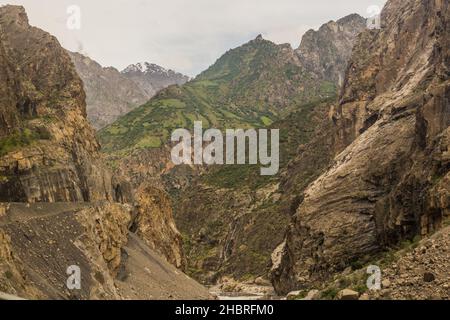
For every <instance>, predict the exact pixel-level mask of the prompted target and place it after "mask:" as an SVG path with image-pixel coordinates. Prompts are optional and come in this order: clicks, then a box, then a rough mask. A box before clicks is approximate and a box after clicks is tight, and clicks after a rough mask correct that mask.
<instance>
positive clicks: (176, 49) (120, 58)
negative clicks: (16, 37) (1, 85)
mask: <svg viewBox="0 0 450 320" xmlns="http://www.w3.org/2000/svg"><path fill="white" fill-rule="evenodd" d="M5 3H11V4H22V5H24V6H25V8H26V9H27V12H28V15H29V17H30V22H31V23H32V24H34V25H36V26H38V27H40V28H42V29H45V30H47V31H49V32H50V33H52V34H54V35H55V36H56V37H57V38H58V39H59V40H60V42H61V43H62V44H63V46H65V47H66V48H67V49H69V50H74V51H76V50H79V47H80V43H82V44H83V46H82V49H83V50H85V51H86V52H89V53H90V56H91V57H92V58H94V59H96V60H97V61H98V62H100V63H101V64H103V65H112V66H115V67H117V68H119V69H121V68H124V67H126V66H127V65H128V64H130V63H134V62H137V61H149V62H153V63H157V64H160V65H162V66H164V67H167V68H172V69H175V70H178V71H181V72H184V73H186V74H188V75H191V76H193V75H196V74H198V73H199V72H201V71H202V70H204V69H206V68H207V67H208V66H210V65H211V64H212V63H214V61H215V60H216V59H217V58H218V57H220V55H222V54H223V53H224V52H225V51H227V50H228V49H230V48H233V47H236V46H239V45H241V44H243V43H245V42H247V41H249V40H251V39H252V38H254V37H256V35H258V34H262V35H263V36H264V37H265V38H267V39H269V40H272V41H274V42H276V43H286V42H288V43H291V44H292V46H293V47H297V46H298V45H299V43H300V40H301V36H302V34H303V33H304V32H305V31H307V30H308V29H310V28H318V27H319V26H320V25H321V24H323V23H325V22H328V21H329V20H332V19H333V20H335V19H339V18H341V17H343V16H345V15H347V14H350V13H354V12H356V13H360V14H361V15H367V8H368V7H370V6H372V5H378V6H382V5H383V4H384V3H385V0H340V1H335V0H315V1H314V2H311V1H309V0H276V1H275V0H171V1H167V0H115V1H107V0H96V1H92V0H39V1H36V0H6V1H3V0H0V4H5ZM70 5H78V6H79V7H80V8H81V14H82V15H81V17H82V28H81V30H68V29H67V27H66V20H67V13H66V9H67V7H68V6H70Z"/></svg>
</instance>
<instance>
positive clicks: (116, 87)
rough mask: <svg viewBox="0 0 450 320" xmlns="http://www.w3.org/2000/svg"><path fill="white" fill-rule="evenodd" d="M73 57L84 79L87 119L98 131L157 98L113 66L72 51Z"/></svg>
mask: <svg viewBox="0 0 450 320" xmlns="http://www.w3.org/2000/svg"><path fill="white" fill-rule="evenodd" d="M69 55H70V57H71V58H72V61H73V63H74V64H75V68H76V70H77V72H78V74H79V76H80V78H81V79H82V80H83V84H84V90H85V92H86V105H87V116H88V119H89V121H90V122H91V123H92V125H93V127H94V128H95V129H101V128H103V127H105V126H107V125H108V124H110V123H113V122H114V121H115V120H116V119H117V118H119V117H120V116H122V115H124V114H126V113H128V112H129V111H131V110H133V109H134V108H136V107H138V106H140V105H141V104H143V103H144V102H146V101H147V100H149V99H150V98H151V97H152V96H153V94H149V93H147V92H146V91H144V90H141V89H140V88H139V86H137V84H136V83H135V82H134V81H132V80H130V79H128V78H127V77H126V76H125V75H123V74H122V73H120V72H119V71H118V70H116V69H114V68H112V67H109V68H103V67H102V66H101V65H100V64H98V63H97V62H95V61H94V60H92V59H90V58H88V57H86V56H84V55H82V54H80V53H75V52H69Z"/></svg>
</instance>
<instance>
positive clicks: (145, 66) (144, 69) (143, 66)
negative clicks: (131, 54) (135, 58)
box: [122, 62, 175, 75]
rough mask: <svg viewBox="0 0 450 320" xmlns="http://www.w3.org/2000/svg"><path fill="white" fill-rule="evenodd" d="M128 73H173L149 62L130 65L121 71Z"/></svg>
mask: <svg viewBox="0 0 450 320" xmlns="http://www.w3.org/2000/svg"><path fill="white" fill-rule="evenodd" d="M130 72H141V73H159V74H167V75H168V74H170V73H175V72H174V71H172V70H167V69H165V68H163V67H161V66H158V65H157V64H154V63H149V62H138V63H136V64H130V65H129V66H128V67H126V68H125V69H124V70H123V71H122V73H130Z"/></svg>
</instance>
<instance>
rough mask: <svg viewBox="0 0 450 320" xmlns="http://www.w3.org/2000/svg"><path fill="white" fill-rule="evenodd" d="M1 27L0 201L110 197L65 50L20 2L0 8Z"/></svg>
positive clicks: (108, 183)
mask: <svg viewBox="0 0 450 320" xmlns="http://www.w3.org/2000/svg"><path fill="white" fill-rule="evenodd" d="M0 32H1V34H0V39H1V43H0V48H1V49H0V56H1V62H2V64H1V65H2V68H1V70H2V72H4V73H3V74H2V76H1V79H2V80H1V81H2V82H4V83H2V89H1V90H4V91H5V94H4V95H3V94H2V99H1V107H0V110H1V115H0V119H2V120H0V121H2V127H1V129H0V131H1V136H0V201H18V202H39V201H95V200H100V199H110V200H112V199H113V198H114V195H113V191H112V187H111V186H112V185H111V181H110V177H109V175H108V174H107V172H105V170H104V169H103V167H102V164H101V163H100V155H99V153H98V150H99V144H98V142H97V140H96V138H95V136H94V131H93V130H92V129H91V127H90V125H89V123H88V122H87V121H86V118H85V117H86V110H85V102H84V100H85V95H84V91H83V89H82V82H81V80H80V78H79V77H78V75H77V74H76V72H75V69H74V67H73V65H72V63H71V61H70V58H69V56H68V55H67V53H66V52H65V50H64V49H63V48H61V46H60V45H59V43H58V41H57V40H56V39H55V38H54V37H52V36H51V35H49V34H48V33H46V32H44V31H42V30H40V29H38V28H34V27H31V26H30V25H29V24H28V19H27V16H26V13H25V11H24V9H23V8H22V7H13V6H4V7H2V8H0ZM3 84H4V85H5V86H3Z"/></svg>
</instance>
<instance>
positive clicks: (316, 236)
mask: <svg viewBox="0 0 450 320" xmlns="http://www.w3.org/2000/svg"><path fill="white" fill-rule="evenodd" d="M449 17H450V12H449V7H448V1H440V0H436V1H419V0H409V1H399V0H391V1H388V3H387V5H386V7H385V8H384V10H383V13H382V29H381V30H367V31H365V32H364V33H362V34H361V36H360V38H359V40H358V44H357V45H356V47H355V49H354V51H353V56H352V59H351V62H350V64H349V68H348V71H347V76H346V80H345V86H344V89H343V92H342V96H341V103H340V104H339V106H338V107H337V108H336V109H335V110H334V111H332V117H331V118H332V121H333V126H334V128H333V131H334V132H335V135H334V138H333V139H334V142H335V143H334V144H335V148H336V152H340V151H342V150H343V151H342V152H341V153H339V154H338V155H337V156H336V158H335V160H334V162H333V165H332V166H331V167H330V168H329V169H328V170H327V171H326V172H325V173H324V174H323V175H322V176H320V177H319V178H318V179H317V180H316V181H314V182H313V183H312V184H311V185H310V186H309V187H308V188H307V190H306V191H305V193H304V195H303V198H304V200H303V202H302V203H301V205H300V206H299V208H298V210H297V213H296V215H295V216H294V218H293V222H292V226H291V227H290V228H289V230H288V232H287V236H286V239H285V241H284V242H283V244H282V245H280V247H279V248H278V250H277V251H276V252H274V257H273V270H272V278H273V284H274V286H275V288H276V289H277V291H278V292H287V291H289V290H292V289H298V288H301V287H307V286H309V285H311V284H312V283H314V282H317V281H323V280H324V279H327V278H328V277H329V276H330V275H332V274H333V273H336V272H339V271H341V270H343V269H344V268H345V267H347V266H348V265H350V264H351V263H353V262H355V261H358V262H364V261H369V260H370V258H371V256H372V255H373V254H374V253H377V252H379V251H381V250H383V249H384V248H385V247H386V246H388V245H390V244H393V243H396V242H398V241H399V240H402V239H411V238H412V237H414V236H415V235H417V234H428V233H431V232H433V231H434V230H436V229H438V228H439V227H440V226H441V222H442V220H443V218H444V217H445V216H448V214H449V204H450V201H449V200H450V198H449V197H450V192H449V191H450V190H449V184H448V179H449V166H450V164H449V160H450V158H449V156H450V155H449V134H450V131H449V125H450V104H449V80H448V76H449V70H448V66H449V63H448V62H449V52H448V48H449V45H448V41H449V40H448V39H449V32H450V30H449V21H448V20H449Z"/></svg>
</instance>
